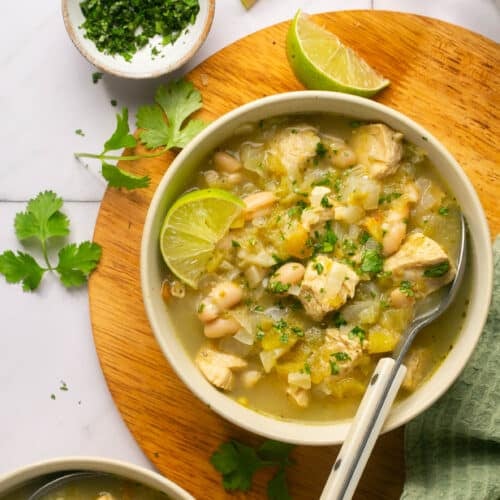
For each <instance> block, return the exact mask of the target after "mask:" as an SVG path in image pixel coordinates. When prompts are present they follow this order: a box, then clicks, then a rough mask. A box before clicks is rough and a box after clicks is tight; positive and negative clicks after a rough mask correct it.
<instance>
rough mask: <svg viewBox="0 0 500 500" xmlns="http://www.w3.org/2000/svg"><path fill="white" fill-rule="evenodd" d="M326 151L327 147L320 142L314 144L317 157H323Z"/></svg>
mask: <svg viewBox="0 0 500 500" xmlns="http://www.w3.org/2000/svg"><path fill="white" fill-rule="evenodd" d="M327 152H328V149H326V147H325V145H324V144H323V143H322V142H318V144H316V155H317V156H318V158H324V157H325V155H326V153H327Z"/></svg>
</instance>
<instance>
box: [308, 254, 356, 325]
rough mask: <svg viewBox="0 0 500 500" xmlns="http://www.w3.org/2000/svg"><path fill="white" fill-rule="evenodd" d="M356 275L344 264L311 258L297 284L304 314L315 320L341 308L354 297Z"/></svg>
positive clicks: (324, 257)
mask: <svg viewBox="0 0 500 500" xmlns="http://www.w3.org/2000/svg"><path fill="white" fill-rule="evenodd" d="M358 283H359V277H358V275H357V274H356V273H355V272H354V271H353V270H352V269H351V268H350V267H349V266H347V265H346V264H341V263H339V262H336V261H334V260H332V259H330V258H328V257H326V256H324V255H318V256H317V257H316V258H315V259H311V260H310V261H309V262H308V264H307V267H306V272H305V274H304V279H303V280H302V283H301V285H300V292H299V299H300V301H301V302H302V304H303V306H304V309H305V312H306V314H307V315H308V316H310V317H311V318H312V319H314V320H316V321H320V320H321V319H323V316H324V315H325V314H326V313H328V312H330V311H335V310H337V309H339V308H340V307H342V306H343V305H344V304H345V303H346V301H347V299H348V298H352V297H354V293H355V289H356V285H357V284H358Z"/></svg>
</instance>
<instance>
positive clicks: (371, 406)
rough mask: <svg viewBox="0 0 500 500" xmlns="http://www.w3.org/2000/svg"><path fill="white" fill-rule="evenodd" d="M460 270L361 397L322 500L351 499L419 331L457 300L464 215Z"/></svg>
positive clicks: (381, 364) (461, 251) (417, 318)
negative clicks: (446, 291)
mask: <svg viewBox="0 0 500 500" xmlns="http://www.w3.org/2000/svg"><path fill="white" fill-rule="evenodd" d="M460 233H461V234H460V243H459V251H458V257H457V266H456V267H457V272H456V275H455V278H454V280H453V281H452V283H451V285H450V286H449V289H448V293H447V294H446V295H445V296H444V297H443V298H442V299H441V300H440V301H438V302H437V303H435V304H433V305H432V304H431V305H430V307H426V308H425V310H417V314H416V316H415V318H414V319H413V321H412V322H411V324H410V325H409V326H408V328H407V330H406V331H405V333H404V334H403V336H402V338H401V340H400V341H399V344H398V346H397V347H396V349H395V350H394V352H393V353H392V356H391V357H390V358H382V359H381V360H380V361H379V362H378V364H377V367H376V368H375V371H374V374H373V376H372V378H371V380H370V384H369V385H368V388H367V390H366V392H365V395H364V396H363V399H362V400H361V403H360V405H359V408H358V411H357V412H356V415H355V417H354V420H353V423H352V424H351V427H350V429H349V433H348V434H347V437H346V439H345V441H344V444H343V445H342V448H341V449H340V452H339V454H338V456H337V460H336V461H335V464H334V465H333V468H332V471H331V472H330V476H329V477H328V481H327V482H326V485H325V487H324V489H323V493H322V494H321V497H320V500H349V499H350V498H352V495H353V494H354V490H355V489H356V486H357V484H358V482H359V479H360V477H361V474H362V473H363V470H364V468H365V465H366V462H367V461H368V458H369V457H370V455H371V452H372V449H373V446H374V445H375V441H376V440H377V437H378V435H379V433H380V430H381V428H382V425H383V424H384V422H385V420H386V418H387V415H388V413H389V410H390V409H391V406H392V403H393V402H394V399H395V398H396V395H397V393H398V390H399V388H400V387H401V384H402V383H403V380H404V378H405V375H406V366H405V365H404V364H403V358H404V356H405V355H406V353H407V352H408V349H409V348H410V346H411V344H412V342H413V340H414V339H415V337H416V335H417V333H418V332H419V331H420V330H421V329H422V328H424V327H425V326H427V325H428V324H429V323H431V322H432V321H434V320H435V319H437V318H438V317H439V316H440V315H441V314H442V313H443V312H444V311H445V310H446V309H447V308H448V307H449V305H450V304H451V303H452V302H453V300H454V298H455V297H456V294H457V291H458V289H459V288H460V284H461V282H462V278H463V276H464V271H465V264H466V261H467V238H466V227H465V219H464V216H463V215H462V216H461V229H460Z"/></svg>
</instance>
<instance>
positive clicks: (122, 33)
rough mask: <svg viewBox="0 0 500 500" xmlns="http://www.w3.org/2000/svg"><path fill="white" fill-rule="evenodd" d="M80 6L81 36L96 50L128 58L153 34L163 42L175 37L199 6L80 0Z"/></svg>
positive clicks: (194, 0) (192, 1)
mask: <svg viewBox="0 0 500 500" xmlns="http://www.w3.org/2000/svg"><path fill="white" fill-rule="evenodd" d="M80 9H81V11H82V13H83V15H84V17H85V20H84V22H83V23H82V25H81V28H83V30H84V31H85V33H84V36H85V38H88V39H89V40H91V41H92V42H94V44H95V46H96V47H97V49H98V50H99V51H100V52H103V53H105V54H110V55H115V54H118V55H121V56H122V57H123V58H124V59H125V60H126V61H130V60H131V59H132V56H133V55H134V54H135V53H136V52H137V51H138V50H139V49H140V48H142V47H144V46H145V45H146V44H147V43H148V41H149V40H150V39H151V38H152V37H154V36H156V35H159V36H161V37H162V38H163V40H162V43H163V45H166V44H168V43H173V42H174V41H175V40H177V38H179V36H180V35H181V34H182V32H183V31H184V30H185V28H186V27H187V26H188V25H190V24H193V23H194V21H195V19H196V16H197V14H198V12H199V10H200V7H199V4H198V0H184V1H182V2H180V1H175V0H167V1H166V0H142V1H134V2H130V1H126V0H113V1H110V0H84V1H83V2H81V3H80Z"/></svg>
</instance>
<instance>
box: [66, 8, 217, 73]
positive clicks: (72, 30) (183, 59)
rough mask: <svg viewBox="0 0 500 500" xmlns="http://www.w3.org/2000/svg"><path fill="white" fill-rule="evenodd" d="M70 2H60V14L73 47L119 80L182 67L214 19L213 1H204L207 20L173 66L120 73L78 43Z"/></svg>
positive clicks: (202, 39) (201, 40)
mask: <svg viewBox="0 0 500 500" xmlns="http://www.w3.org/2000/svg"><path fill="white" fill-rule="evenodd" d="M70 1H72V0H61V12H62V17H63V21H64V26H65V28H66V31H67V33H68V35H69V37H70V39H71V41H72V42H73V45H74V46H75V47H76V48H77V49H78V51H79V52H80V54H81V55H82V56H83V57H85V59H87V61H89V62H90V63H91V64H93V65H94V66H95V67H96V68H98V69H100V70H101V71H103V72H104V73H109V74H111V75H115V76H119V77H121V78H130V79H134V80H142V79H148V78H158V77H160V76H163V75H166V74H169V73H172V72H173V71H175V70H176V69H178V68H180V67H181V66H183V65H184V64H185V63H186V62H187V61H189V59H191V57H193V56H194V54H195V53H196V52H197V51H198V49H199V48H200V47H201V45H202V44H203V42H204V41H205V39H206V38H207V36H208V33H209V31H210V28H211V26H212V22H213V19H214V13H215V0H205V1H206V2H207V5H208V10H207V18H206V20H205V24H204V25H203V30H202V32H201V34H200V36H199V37H198V38H196V39H194V43H193V44H192V47H191V49H190V50H189V51H188V52H187V53H186V54H185V55H184V56H183V57H181V58H180V59H178V60H177V61H176V62H174V64H172V65H170V66H168V67H166V68H164V69H158V70H155V71H142V72H138V71H133V70H132V71H122V70H118V69H115V68H112V67H109V66H107V65H106V64H105V63H103V62H102V61H101V58H100V56H99V57H94V56H93V55H92V54H91V53H90V52H89V51H88V50H87V49H86V48H85V47H84V45H83V44H82V43H80V41H79V39H78V36H77V34H76V29H77V27H75V26H74V25H73V23H72V22H71V19H70V15H69V10H68V3H69V2H70ZM98 54H101V52H99V51H98ZM130 68H133V65H130Z"/></svg>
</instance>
